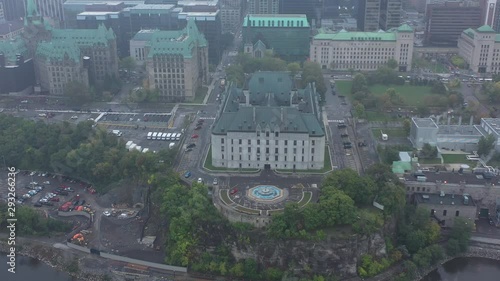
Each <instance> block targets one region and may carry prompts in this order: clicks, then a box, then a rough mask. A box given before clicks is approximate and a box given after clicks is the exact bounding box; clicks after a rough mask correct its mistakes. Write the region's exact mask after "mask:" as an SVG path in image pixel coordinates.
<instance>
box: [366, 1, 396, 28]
mask: <svg viewBox="0 0 500 281" xmlns="http://www.w3.org/2000/svg"><path fill="white" fill-rule="evenodd" d="M358 5H359V6H358V30H360V31H377V30H379V29H382V30H388V29H391V28H395V27H398V26H399V25H400V22H401V11H402V9H401V0H359V3H358Z"/></svg>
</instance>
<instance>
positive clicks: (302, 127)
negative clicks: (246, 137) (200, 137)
mask: <svg viewBox="0 0 500 281" xmlns="http://www.w3.org/2000/svg"><path fill="white" fill-rule="evenodd" d="M247 85H248V91H249V96H250V97H249V103H250V106H246V105H245V102H246V99H245V96H244V94H243V90H242V89H238V88H236V85H235V84H234V83H231V84H230V85H229V87H228V90H227V91H226V92H225V93H224V96H225V98H224V105H223V112H222V114H221V115H220V117H219V118H218V119H217V120H216V122H215V125H214V128H213V130H212V133H213V134H226V133H227V132H255V131H256V130H258V129H259V128H260V129H261V130H265V129H266V128H269V129H270V130H272V131H274V130H275V129H277V128H279V131H280V132H283V133H284V132H288V133H303V134H309V135H310V136H318V137H319V136H324V134H325V133H324V130H323V125H322V123H321V122H320V121H319V120H318V117H317V116H318V115H320V114H321V113H320V112H318V110H319V109H318V108H317V107H316V95H317V93H316V91H315V89H313V87H312V86H311V85H308V86H307V87H306V88H305V89H301V90H298V91H297V93H292V88H293V81H292V79H291V78H290V73H288V72H270V71H265V72H256V73H254V74H253V75H252V77H251V78H250V80H249V81H248V83H247ZM290 102H291V103H292V106H291V105H290Z"/></svg>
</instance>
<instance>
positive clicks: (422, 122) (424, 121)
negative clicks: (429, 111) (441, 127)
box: [412, 118, 438, 128]
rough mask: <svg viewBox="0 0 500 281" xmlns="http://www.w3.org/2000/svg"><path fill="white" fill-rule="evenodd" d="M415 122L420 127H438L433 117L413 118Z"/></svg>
mask: <svg viewBox="0 0 500 281" xmlns="http://www.w3.org/2000/svg"><path fill="white" fill-rule="evenodd" d="M412 121H413V123H414V124H415V125H416V126H417V127H419V128H438V125H437V124H436V122H434V120H432V119H431V118H412Z"/></svg>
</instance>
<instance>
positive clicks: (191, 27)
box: [148, 19, 207, 58]
mask: <svg viewBox="0 0 500 281" xmlns="http://www.w3.org/2000/svg"><path fill="white" fill-rule="evenodd" d="M149 46H150V50H149V53H148V57H149V58H152V57H153V56H155V55H176V54H177V55H182V56H183V57H184V58H191V57H192V50H193V48H194V47H195V46H199V47H206V46H207V40H205V37H204V36H203V34H202V33H200V32H199V31H198V28H197V27H196V23H195V22H194V20H192V19H191V20H189V21H188V24H187V25H186V28H184V29H182V30H173V31H156V32H154V33H153V34H152V36H151V41H150V42H149Z"/></svg>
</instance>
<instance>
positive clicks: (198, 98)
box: [190, 86, 208, 103]
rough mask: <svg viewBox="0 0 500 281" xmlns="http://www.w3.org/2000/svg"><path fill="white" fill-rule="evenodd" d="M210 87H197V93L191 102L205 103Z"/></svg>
mask: <svg viewBox="0 0 500 281" xmlns="http://www.w3.org/2000/svg"><path fill="white" fill-rule="evenodd" d="M207 92H208V87H205V86H202V87H198V89H196V94H195V97H194V100H193V101H192V102H190V103H203V100H204V99H205V96H206V95H207Z"/></svg>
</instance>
